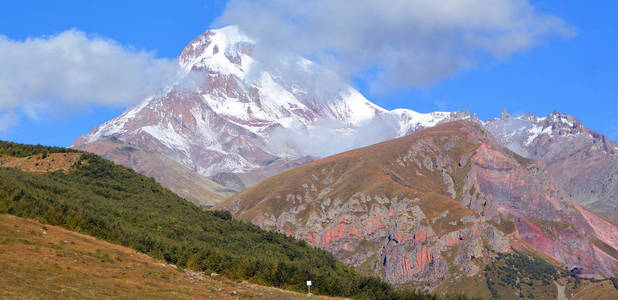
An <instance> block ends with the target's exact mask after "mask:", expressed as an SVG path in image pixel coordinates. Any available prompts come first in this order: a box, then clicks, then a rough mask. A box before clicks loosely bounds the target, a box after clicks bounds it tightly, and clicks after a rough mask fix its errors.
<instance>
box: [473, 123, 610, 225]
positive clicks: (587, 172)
mask: <svg viewBox="0 0 618 300" xmlns="http://www.w3.org/2000/svg"><path fill="white" fill-rule="evenodd" d="M485 126H486V128H487V129H488V130H489V131H490V132H491V133H492V135H494V136H495V137H496V139H497V140H498V141H499V142H500V143H502V144H503V145H504V146H506V147H507V148H509V149H510V150H511V151H513V152H515V153H517V154H519V155H521V156H524V157H527V158H530V159H533V160H536V161H537V162H538V164H539V166H540V167H542V168H544V169H545V170H546V171H547V172H548V173H549V174H550V175H551V176H552V177H553V178H554V180H555V181H556V182H558V183H560V184H561V185H562V187H563V188H564V189H565V190H566V191H568V192H569V194H570V195H571V196H572V197H573V198H574V200H575V201H576V202H578V203H579V204H581V205H583V206H584V207H586V208H589V209H591V210H592V211H595V212H597V213H599V214H601V215H604V216H606V217H608V218H610V219H612V220H614V221H618V208H617V206H616V203H617V201H618V144H617V143H615V142H613V141H611V140H609V139H608V138H607V137H605V136H604V135H602V134H599V133H597V132H594V131H592V130H590V129H588V128H586V127H585V126H584V125H583V124H582V123H581V122H580V121H578V120H577V119H575V118H574V117H573V116H571V115H569V114H564V113H559V112H553V113H552V114H550V115H549V116H547V117H542V118H539V117H537V116H535V115H532V114H527V115H523V116H518V117H511V116H509V115H508V113H506V111H505V112H503V114H502V118H500V119H493V120H490V121H488V122H487V123H485Z"/></svg>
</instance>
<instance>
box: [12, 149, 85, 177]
mask: <svg viewBox="0 0 618 300" xmlns="http://www.w3.org/2000/svg"><path fill="white" fill-rule="evenodd" d="M81 155H82V154H81V153H51V154H47V155H45V157H43V154H37V155H32V156H27V157H12V156H0V166H2V167H5V168H17V169H20V170H22V171H25V172H33V173H47V172H55V171H68V170H69V169H71V167H72V166H73V164H75V163H76V162H77V161H78V160H79V157H80V156H81Z"/></svg>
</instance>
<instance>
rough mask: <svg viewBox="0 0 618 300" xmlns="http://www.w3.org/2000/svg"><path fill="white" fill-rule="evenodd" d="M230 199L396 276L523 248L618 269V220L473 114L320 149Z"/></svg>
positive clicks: (575, 265)
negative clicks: (587, 204)
mask: <svg viewBox="0 0 618 300" xmlns="http://www.w3.org/2000/svg"><path fill="white" fill-rule="evenodd" d="M218 208H223V209H227V210H230V211H231V212H232V213H233V214H234V215H235V216H237V217H238V218H240V219H243V220H246V221H250V222H253V223H254V224H257V225H258V226H260V227H262V228H265V229H273V230H276V231H279V232H282V233H285V234H288V235H292V236H295V237H298V238H302V239H304V240H306V241H307V242H309V243H310V244H312V245H314V246H316V247H321V248H323V249H326V250H328V251H330V252H332V253H334V254H335V256H336V257H337V258H339V259H342V260H343V261H344V262H346V263H347V264H349V265H352V266H355V267H357V268H359V269H361V270H364V271H366V272H370V273H374V274H378V275H380V276H381V277H383V278H385V279H386V280H388V281H389V282H392V283H408V282H412V281H415V282H416V281H421V282H426V283H429V284H430V285H436V284H438V283H439V282H440V281H443V280H445V279H447V278H458V277H459V276H474V275H477V274H479V272H480V270H481V269H482V267H483V265H484V264H487V263H489V262H490V261H491V260H492V256H493V255H494V253H506V252H510V251H513V250H515V249H517V250H522V251H532V252H534V253H537V254H540V255H543V256H544V258H546V259H548V260H551V261H552V262H554V263H555V264H558V265H561V266H562V267H565V268H568V270H571V271H573V272H577V273H578V275H579V276H583V277H592V278H601V277H611V276H613V275H614V274H615V272H616V270H617V268H618V264H617V259H618V257H617V255H616V253H617V252H616V249H618V228H617V227H616V226H615V225H614V224H612V223H609V222H607V221H605V220H603V219H602V218H600V217H598V216H597V215H595V214H593V213H590V212H588V211H586V210H585V209H583V208H581V207H580V206H579V205H577V204H575V203H574V202H573V201H572V200H571V199H570V197H569V195H568V193H567V192H566V191H564V190H563V189H561V188H560V185H558V184H556V183H555V181H553V180H552V178H551V177H550V176H549V175H548V174H547V173H546V172H544V171H543V170H542V169H541V168H539V166H538V165H537V164H536V163H535V162H534V161H533V160H530V159H526V158H524V157H522V156H520V155H517V154H516V153H513V152H512V151H510V150H508V149H507V148H505V147H504V146H502V145H501V144H500V143H498V142H497V141H496V140H495V139H494V138H493V137H492V136H491V134H490V133H489V132H488V131H487V130H485V129H483V128H482V127H481V126H480V125H479V124H477V123H473V122H468V121H456V122H449V123H445V124H441V125H438V126H436V127H433V128H431V129H426V130H422V131H419V132H417V133H415V134H412V135H410V136H406V137H402V138H399V139H394V140H390V141H387V142H384V143H380V144H377V145H373V146H369V147H366V148H362V149H357V150H353V151H349V152H345V153H342V154H339V155H335V156H332V157H328V158H325V159H320V160H317V161H315V162H313V163H310V164H307V165H304V166H301V167H298V168H295V169H292V170H290V171H286V172H284V173H282V174H279V175H276V176H273V177H271V178H268V179H266V180H264V181H263V182H261V183H259V184H257V185H255V186H253V187H249V188H248V189H246V190H244V191H242V192H240V193H238V194H236V195H234V196H233V197H231V198H230V199H228V200H227V201H226V202H224V203H222V204H220V205H219V206H218Z"/></svg>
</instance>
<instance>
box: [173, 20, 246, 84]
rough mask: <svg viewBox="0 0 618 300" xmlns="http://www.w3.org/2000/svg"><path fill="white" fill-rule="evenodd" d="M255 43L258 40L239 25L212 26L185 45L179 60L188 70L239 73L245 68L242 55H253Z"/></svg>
mask: <svg viewBox="0 0 618 300" xmlns="http://www.w3.org/2000/svg"><path fill="white" fill-rule="evenodd" d="M253 45H254V41H253V40H252V39H250V38H249V37H248V36H247V35H245V34H244V33H243V32H242V31H241V30H240V28H239V27H238V26H235V25H231V26H226V27H223V28H220V29H210V30H206V31H204V32H203V33H202V34H201V35H200V36H198V37H197V38H195V39H194V40H192V41H191V42H190V43H189V44H188V45H187V46H186V47H185V49H184V50H183V51H182V53H181V54H180V59H179V63H180V65H181V66H182V67H183V68H184V69H185V70H187V71H197V70H204V69H209V70H210V71H218V72H225V73H231V74H237V73H238V72H239V70H238V68H239V67H242V56H243V55H246V56H251V54H252V53H253ZM245 71H246V70H245Z"/></svg>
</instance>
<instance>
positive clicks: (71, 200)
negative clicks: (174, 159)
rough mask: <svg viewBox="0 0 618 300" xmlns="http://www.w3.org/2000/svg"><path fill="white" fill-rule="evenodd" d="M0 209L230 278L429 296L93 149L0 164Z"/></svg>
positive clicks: (23, 151)
mask: <svg viewBox="0 0 618 300" xmlns="http://www.w3.org/2000/svg"><path fill="white" fill-rule="evenodd" d="M2 147H3V149H2V150H0V153H3V154H4V155H5V156H6V155H7V154H9V155H11V156H16V157H17V156H21V157H28V156H33V155H37V154H43V153H45V155H49V154H50V153H51V152H53V151H55V150H54V149H53V148H46V147H42V146H41V147H37V146H22V145H18V144H12V143H3V144H2ZM58 151H60V152H62V151H65V150H64V149H60V150H58ZM69 152H72V151H69ZM0 213H10V214H13V215H17V216H20V217H27V218H32V219H35V220H37V221H39V222H41V223H47V224H52V225H59V226H62V227H64V228H66V229H69V230H73V231H77V232H81V233H86V234H89V235H92V236H94V237H97V238H100V239H104V240H107V241H110V242H113V243H116V244H120V245H123V246H127V247H130V248H133V249H135V250H137V251H140V252H142V253H145V254H148V255H150V256H152V257H154V258H157V259H161V260H164V261H165V262H167V263H170V264H175V265H177V266H178V267H181V268H188V269H192V270H197V271H205V272H207V273H208V274H210V272H216V273H220V274H223V275H225V276H226V277H228V278H231V279H248V280H249V281H251V282H254V283H259V284H264V285H270V286H275V287H282V288H285V289H291V290H297V291H304V290H305V288H306V287H305V280H313V282H314V286H313V292H315V293H319V294H327V295H335V296H354V297H357V298H375V299H423V298H431V296H428V295H424V294H418V293H416V292H414V291H403V290H395V289H394V288H392V287H391V286H389V285H388V284H386V283H384V282H382V281H380V280H379V279H376V278H373V277H364V276H360V275H358V274H357V273H356V272H355V271H354V270H353V269H351V268H349V267H346V266H345V265H344V264H343V263H341V262H339V261H337V260H336V259H335V258H334V257H333V256H332V255H331V254H329V253H327V252H326V251H323V250H319V249H314V248H312V247H310V246H308V245H307V244H306V243H305V242H303V241H298V240H295V239H292V238H289V237H286V236H284V235H281V234H277V233H274V232H268V231H263V230H261V229H259V228H258V227H257V226H254V225H250V224H246V223H243V222H241V221H237V220H234V219H232V217H231V215H230V214H229V213H227V212H221V211H205V210H203V209H202V208H200V207H198V206H195V205H193V204H191V203H190V202H188V201H186V200H184V199H182V198H180V197H179V196H177V195H176V194H173V193H172V192H170V191H169V190H167V189H165V188H163V187H161V186H160V185H159V184H158V183H156V182H155V181H154V180H153V179H151V178H148V177H145V176H142V175H140V174H137V173H135V172H134V171H132V170H130V169H126V168H124V167H121V166H118V165H115V164H113V163H111V162H109V161H107V160H105V159H102V158H101V157H99V156H96V155H94V154H87V153H84V154H82V155H81V156H80V157H79V160H78V161H77V162H75V163H74V164H73V165H72V167H71V169H70V170H58V171H55V172H50V173H43V174H40V173H30V172H24V171H22V170H19V169H16V168H0Z"/></svg>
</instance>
